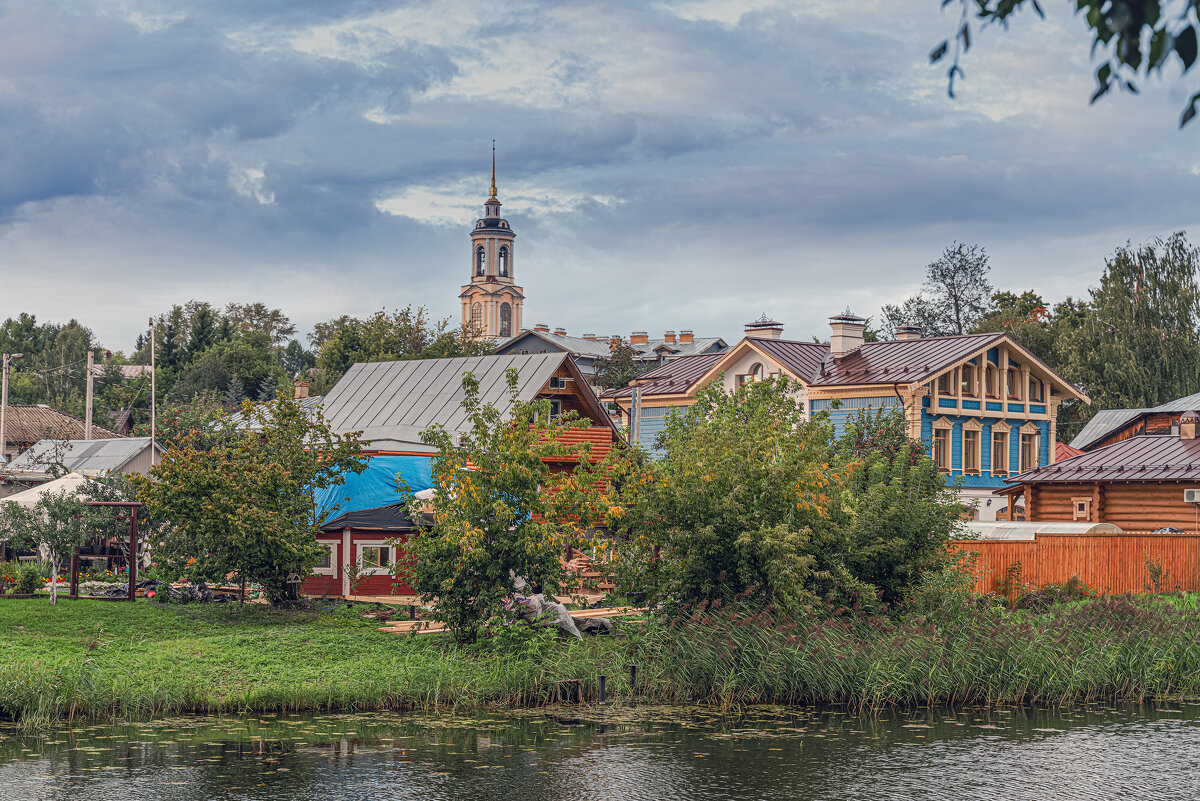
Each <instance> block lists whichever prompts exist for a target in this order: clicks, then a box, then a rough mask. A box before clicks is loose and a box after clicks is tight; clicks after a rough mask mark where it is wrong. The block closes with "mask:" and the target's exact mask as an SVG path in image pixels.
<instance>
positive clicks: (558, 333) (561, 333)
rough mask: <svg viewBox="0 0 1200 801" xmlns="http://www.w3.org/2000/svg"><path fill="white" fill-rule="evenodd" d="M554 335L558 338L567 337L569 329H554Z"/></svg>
mask: <svg viewBox="0 0 1200 801" xmlns="http://www.w3.org/2000/svg"><path fill="white" fill-rule="evenodd" d="M554 334H555V335H556V336H560V337H565V336H566V335H567V329H565V328H555V329H554Z"/></svg>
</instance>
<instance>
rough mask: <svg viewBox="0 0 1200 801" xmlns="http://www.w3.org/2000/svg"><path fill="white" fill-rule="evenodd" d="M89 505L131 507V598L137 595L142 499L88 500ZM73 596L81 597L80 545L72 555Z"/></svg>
mask: <svg viewBox="0 0 1200 801" xmlns="http://www.w3.org/2000/svg"><path fill="white" fill-rule="evenodd" d="M87 505H88V506H124V507H128V508H129V600H130V601H133V599H134V598H135V597H136V596H135V594H134V590H135V588H136V586H137V562H138V559H137V546H138V527H137V523H138V509H140V508H141V506H142V504H141V502H140V501H88V504H87ZM71 597H72V598H78V597H79V546H76V547H75V553H74V554H73V555H72V556H71Z"/></svg>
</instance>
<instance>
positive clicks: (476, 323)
mask: <svg viewBox="0 0 1200 801" xmlns="http://www.w3.org/2000/svg"><path fill="white" fill-rule="evenodd" d="M471 328H473V329H475V330H476V331H478V330H479V329H481V328H483V304H482V303H480V302H479V301H475V302H474V303H472V304H471Z"/></svg>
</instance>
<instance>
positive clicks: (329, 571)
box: [313, 540, 338, 576]
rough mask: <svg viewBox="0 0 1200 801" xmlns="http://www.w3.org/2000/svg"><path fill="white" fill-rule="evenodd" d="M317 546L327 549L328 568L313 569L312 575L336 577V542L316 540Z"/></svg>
mask: <svg viewBox="0 0 1200 801" xmlns="http://www.w3.org/2000/svg"><path fill="white" fill-rule="evenodd" d="M317 544H318V545H324V546H325V547H326V548H328V549H329V567H314V568H313V574H314V575H318V576H336V575H337V574H338V541H337V540H317Z"/></svg>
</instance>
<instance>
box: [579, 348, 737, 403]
mask: <svg viewBox="0 0 1200 801" xmlns="http://www.w3.org/2000/svg"><path fill="white" fill-rule="evenodd" d="M724 355H725V354H724V353H701V354H698V355H696V356H680V357H679V358H676V359H672V360H671V361H669V362H667V363H666V364H664V365H663V366H662V367H655V368H654V369H653V370H651V371H649V372H648V373H644V374H642V375H641V376H638V378H637V381H636V383H637V385H638V387H640V388H641V390H642V395H643V396H645V395H677V394H680V393H683V392H687V391H688V390H689V389H690V388H691V387H692V385H693V384H695V383H696V382H697V381H698V380H699V379H700V377H701V376H703V375H704V374H705V373H707V372H708V370H709V368H710V367H712V366H713V365H714V364H716V363H717V362H718V361H720V360H721V357H723V356H724ZM632 395H633V388H632V387H622V388H621V389H610V390H608V391H607V392H605V393H604V394H602V395H601V396H600V397H601V398H604V399H605V400H608V399H611V398H628V397H631V396H632Z"/></svg>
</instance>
